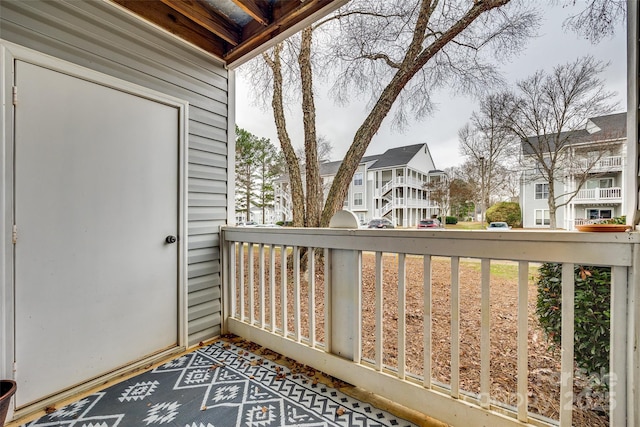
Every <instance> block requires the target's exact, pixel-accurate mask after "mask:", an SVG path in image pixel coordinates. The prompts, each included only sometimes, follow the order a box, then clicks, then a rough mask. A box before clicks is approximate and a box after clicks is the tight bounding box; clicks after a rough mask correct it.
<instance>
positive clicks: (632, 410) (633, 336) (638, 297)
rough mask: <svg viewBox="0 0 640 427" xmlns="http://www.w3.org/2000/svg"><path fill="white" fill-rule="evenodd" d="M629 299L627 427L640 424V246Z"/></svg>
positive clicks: (635, 251) (636, 248)
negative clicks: (639, 344)
mask: <svg viewBox="0 0 640 427" xmlns="http://www.w3.org/2000/svg"><path fill="white" fill-rule="evenodd" d="M632 260H633V261H632V262H633V266H632V267H630V268H629V270H628V273H629V275H628V282H627V286H628V298H627V307H628V309H627V310H628V313H627V366H626V373H627V375H626V377H627V426H629V427H631V426H637V425H638V424H640V390H638V388H639V387H640V346H638V345H636V343H638V342H640V245H633V257H632Z"/></svg>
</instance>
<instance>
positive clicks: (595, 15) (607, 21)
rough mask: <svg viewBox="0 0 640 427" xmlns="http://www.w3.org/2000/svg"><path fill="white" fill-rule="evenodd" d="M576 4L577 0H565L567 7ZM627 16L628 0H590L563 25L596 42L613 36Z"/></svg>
mask: <svg viewBox="0 0 640 427" xmlns="http://www.w3.org/2000/svg"><path fill="white" fill-rule="evenodd" d="M575 5H576V0H565V4H564V6H565V7H568V6H575ZM626 17H627V0H589V1H588V2H587V4H586V6H585V8H584V9H582V10H581V11H580V12H578V13H576V14H575V15H572V16H570V17H569V18H567V19H566V20H565V22H564V24H563V26H564V27H565V28H567V29H569V30H571V31H574V32H576V33H577V34H579V35H581V36H583V37H584V38H586V39H587V40H589V41H590V42H591V43H594V44H595V43H598V42H599V41H600V40H602V39H603V38H605V37H611V36H613V34H614V33H615V31H616V25H621V24H624V22H625V19H626ZM621 26H622V25H621Z"/></svg>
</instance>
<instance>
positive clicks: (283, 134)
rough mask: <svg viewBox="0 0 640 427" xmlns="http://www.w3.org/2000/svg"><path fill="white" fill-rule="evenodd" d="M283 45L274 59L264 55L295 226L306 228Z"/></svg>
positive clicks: (277, 46)
mask: <svg viewBox="0 0 640 427" xmlns="http://www.w3.org/2000/svg"><path fill="white" fill-rule="evenodd" d="M281 50H282V45H281V44H278V45H276V46H275V47H274V49H273V59H272V58H270V57H269V56H268V55H266V54H264V55H263V58H264V60H265V62H266V63H267V64H268V65H269V67H270V68H271V71H272V73H273V98H272V100H271V106H272V107H273V118H274V120H275V124H276V129H277V131H278V139H279V140H280V146H281V148H282V152H283V154H284V158H285V161H286V163H287V172H288V173H289V182H290V184H291V199H292V203H293V226H294V227H303V226H304V218H305V211H304V190H303V188H302V177H301V175H300V167H299V162H298V157H297V156H296V152H295V150H294V149H293V146H292V145H291V138H289V133H288V132H287V123H286V119H285V116H284V106H283V102H282V64H281V62H280V51H281Z"/></svg>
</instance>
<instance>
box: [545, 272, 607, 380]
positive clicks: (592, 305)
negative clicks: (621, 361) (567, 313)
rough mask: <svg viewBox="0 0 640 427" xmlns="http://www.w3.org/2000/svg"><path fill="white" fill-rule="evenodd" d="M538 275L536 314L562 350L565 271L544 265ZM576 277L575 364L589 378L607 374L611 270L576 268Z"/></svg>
mask: <svg viewBox="0 0 640 427" xmlns="http://www.w3.org/2000/svg"><path fill="white" fill-rule="evenodd" d="M538 271H539V273H540V276H539V277H538V282H537V285H538V303H537V307H536V313H537V314H538V318H539V320H540V325H541V326H542V328H543V329H544V331H545V333H546V334H547V337H548V338H549V340H550V341H551V345H552V347H554V348H560V342H561V338H562V335H561V325H562V316H561V313H562V310H561V309H562V283H561V276H562V267H561V266H560V264H555V263H545V264H542V266H541V267H540V269H539V270H538ZM574 276H575V302H574V303H575V308H574V310H575V324H574V327H575V343H574V355H575V360H576V363H577V365H578V367H580V368H582V369H584V370H586V371H587V372H588V373H589V374H594V373H600V372H602V371H603V370H604V371H605V372H608V371H609V317H610V301H611V299H610V297H611V268H610V267H594V266H576V267H575V270H574Z"/></svg>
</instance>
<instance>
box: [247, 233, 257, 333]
mask: <svg viewBox="0 0 640 427" xmlns="http://www.w3.org/2000/svg"><path fill="white" fill-rule="evenodd" d="M248 257H249V283H248V284H249V289H248V292H249V324H250V325H252V326H253V325H254V324H255V322H256V313H255V304H256V301H255V299H256V298H255V295H254V293H253V291H254V289H255V278H254V277H253V264H254V262H253V243H249V250H248Z"/></svg>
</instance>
